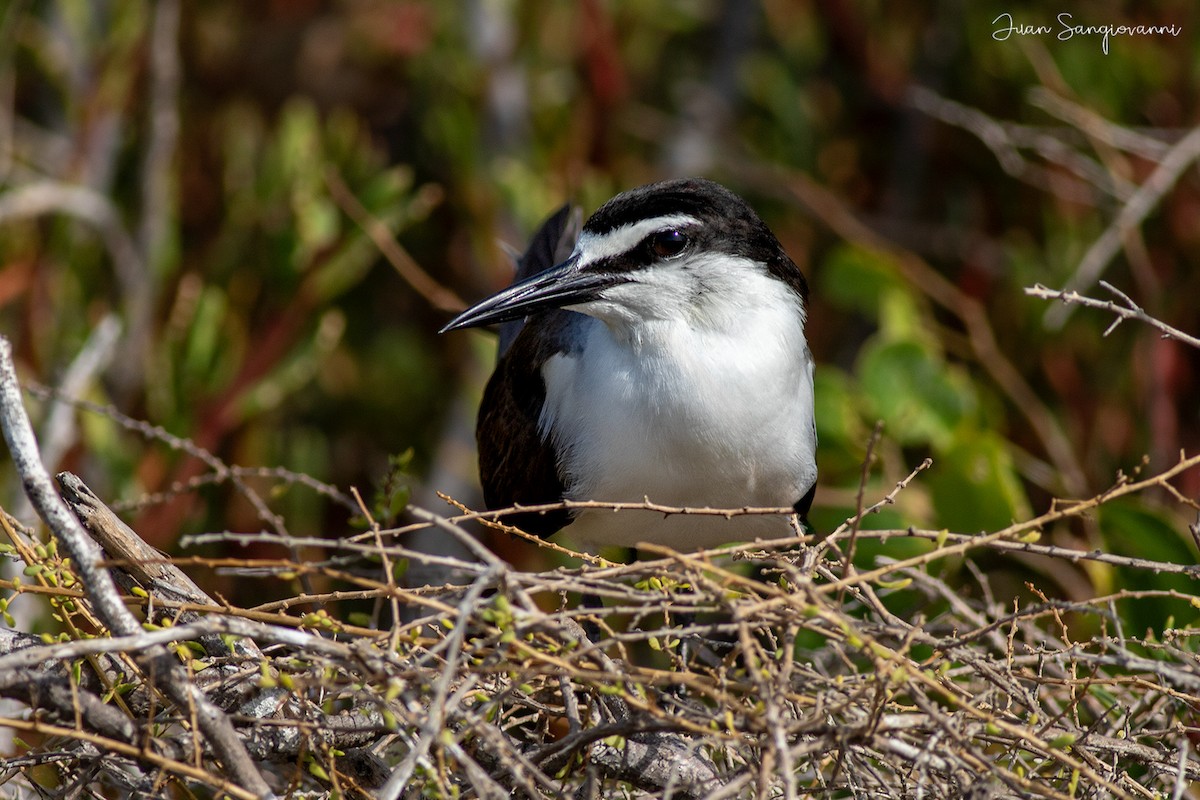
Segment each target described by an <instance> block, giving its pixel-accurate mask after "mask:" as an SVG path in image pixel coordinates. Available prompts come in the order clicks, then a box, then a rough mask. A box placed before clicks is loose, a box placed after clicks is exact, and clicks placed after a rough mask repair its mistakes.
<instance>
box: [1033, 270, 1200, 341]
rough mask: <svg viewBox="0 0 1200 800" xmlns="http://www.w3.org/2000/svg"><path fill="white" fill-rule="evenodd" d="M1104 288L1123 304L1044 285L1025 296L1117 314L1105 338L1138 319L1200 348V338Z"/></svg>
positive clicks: (1108, 286)
mask: <svg viewBox="0 0 1200 800" xmlns="http://www.w3.org/2000/svg"><path fill="white" fill-rule="evenodd" d="M1100 285H1101V286H1102V287H1104V288H1105V289H1106V290H1107V291H1109V292H1111V293H1112V294H1114V295H1115V296H1116V297H1117V299H1118V300H1120V301H1121V303H1122V305H1117V304H1116V303H1115V302H1114V301H1112V300H1097V299H1096V298H1094V297H1087V296H1086V295H1081V294H1080V293H1079V292H1077V291H1074V290H1071V289H1048V288H1046V287H1045V286H1043V285H1042V284H1040V283H1038V284H1035V285H1033V286H1027V287H1025V294H1027V295H1028V296H1030V297H1037V298H1040V299H1042V300H1059V301H1061V302H1063V303H1065V304H1072V303H1074V304H1076V305H1081V306H1087V307H1088V308H1098V309H1100V310H1102V311H1108V312H1109V313H1111V314H1115V315H1116V319H1114V320H1113V321H1112V324H1111V325H1109V326H1108V327H1107V328H1105V330H1104V335H1105V336H1108V335H1109V334H1110V333H1112V332H1113V331H1114V330H1116V327H1117V326H1118V325H1120V324H1121V323H1122V322H1124V321H1125V320H1127V319H1136V320H1139V321H1140V322H1144V323H1146V324H1147V325H1149V326H1151V327H1152V328H1155V329H1156V330H1158V331H1160V332H1161V333H1162V335H1163V338H1164V339H1175V340H1176V341H1179V342H1183V343H1184V344H1186V345H1188V346H1190V347H1195V348H1198V349H1200V338H1197V337H1195V336H1192V335H1191V334H1188V333H1184V332H1183V331H1181V330H1179V329H1178V328H1174V327H1172V326H1170V325H1168V324H1167V323H1165V322H1163V321H1162V320H1160V319H1158V318H1156V317H1152V316H1150V314H1148V313H1146V309H1144V308H1142V307H1141V306H1139V305H1138V304H1137V303H1135V302H1134V301H1133V299H1132V298H1131V297H1130V296H1129V295H1127V294H1125V293H1124V292H1122V291H1121V290H1120V289H1118V288H1117V287H1115V286H1113V285H1112V284H1111V283H1109V282H1108V281H1105V280H1102V281H1100Z"/></svg>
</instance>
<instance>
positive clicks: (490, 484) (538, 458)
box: [475, 309, 578, 537]
mask: <svg viewBox="0 0 1200 800" xmlns="http://www.w3.org/2000/svg"><path fill="white" fill-rule="evenodd" d="M530 319H531V320H536V326H534V327H526V328H523V329H521V330H520V331H518V333H517V334H516V337H515V338H514V340H513V342H512V345H511V347H510V348H509V349H508V350H507V352H504V353H502V354H501V356H500V361H499V363H497V364H496V371H495V372H493V373H492V377H491V380H489V381H488V385H487V388H486V389H485V390H484V393H483V403H482V404H481V405H480V407H479V424H478V425H477V426H476V428H475V436H476V439H477V441H478V445H479V478H480V482H481V483H482V484H483V499H484V502H485V503H486V504H487V507H488V508H491V509H496V508H507V507H509V506H512V505H514V504H517V503H520V504H521V505H537V504H543V503H556V502H558V501H559V500H561V499H562V498H563V490H564V486H563V477H562V475H561V474H560V472H559V468H558V457H557V454H556V453H555V451H554V446H553V445H552V444H551V442H550V441H549V440H548V439H543V438H542V435H541V433H540V432H539V430H538V419H539V417H540V416H541V413H542V406H543V405H544V404H545V402H546V384H545V382H544V381H543V379H542V372H541V365H542V364H543V363H545V361H546V359H548V358H550V357H551V356H553V355H554V354H555V353H558V352H565V351H567V350H568V349H569V348H570V346H571V336H570V330H571V327H572V326H573V325H574V324H575V323H576V322H577V321H578V315H576V314H573V313H572V312H570V311H560V310H557V309H556V310H553V311H547V312H544V313H541V314H537V315H535V316H533V317H530ZM535 330H536V332H537V334H538V335H536V336H534V335H533V333H534V331H535ZM504 521H505V522H508V523H509V524H512V525H516V526H517V527H519V528H521V529H522V530H525V531H528V532H530V533H534V534H537V535H538V536H542V537H547V536H550V535H551V534H553V533H554V532H555V531H557V530H559V529H560V528H562V527H563V526H564V525H566V524H567V523H568V522H570V521H571V515H570V514H569V513H568V512H567V511H565V510H560V511H553V512H549V513H546V514H535V513H531V514H517V515H514V516H511V517H506V518H505V520H504Z"/></svg>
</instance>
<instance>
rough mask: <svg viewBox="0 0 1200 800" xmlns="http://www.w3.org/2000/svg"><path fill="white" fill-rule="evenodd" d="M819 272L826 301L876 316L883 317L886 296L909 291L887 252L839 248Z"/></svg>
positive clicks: (851, 247)
mask: <svg viewBox="0 0 1200 800" xmlns="http://www.w3.org/2000/svg"><path fill="white" fill-rule="evenodd" d="M818 274H819V275H820V280H821V297H822V298H823V299H824V300H825V301H826V302H829V303H832V304H833V305H835V306H837V307H839V308H842V309H846V310H851V311H860V312H862V313H863V314H865V315H866V316H868V317H870V318H872V319H878V318H879V316H880V307H881V305H882V303H883V298H884V296H885V295H889V294H897V293H899V294H908V293H909V292H908V289H907V287H906V286H905V285H904V284H903V283H902V282H901V280H900V278H899V277H898V276H897V274H896V270H895V267H894V266H893V265H892V260H891V259H890V258H889V257H888V256H887V255H885V254H883V253H879V252H877V251H873V250H867V249H865V248H862V247H856V246H853V245H843V246H842V247H839V248H837V249H835V250H834V251H833V252H832V253H831V254H830V255H829V257H828V258H827V259H826V260H825V263H824V264H823V265H822V269H821V270H820V272H819V273H818Z"/></svg>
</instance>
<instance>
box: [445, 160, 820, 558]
mask: <svg viewBox="0 0 1200 800" xmlns="http://www.w3.org/2000/svg"><path fill="white" fill-rule="evenodd" d="M578 219H579V216H578V215H575V217H574V220H573V219H572V213H571V207H570V206H564V207H563V208H562V209H560V210H559V211H558V212H557V213H556V214H554V215H553V216H551V217H550V218H549V219H548V220H547V221H546V222H545V223H544V224H543V225H542V227H541V228H540V229H539V230H538V232H537V233H536V234H535V236H534V237H533V239H532V241H531V244H530V246H529V249H528V250H527V251H526V252H525V254H524V255H523V256H521V257H520V258H518V259H517V272H516V275H515V277H514V281H513V283H512V284H511V285H510V286H509V287H508V288H506V289H504V290H502V291H500V292H498V293H496V294H494V295H492V296H490V297H488V298H486V299H485V300H483V301H481V302H479V303H477V304H476V305H474V306H472V307H470V308H468V309H467V310H465V311H463V312H462V313H461V314H459V315H458V316H456V317H455V318H454V319H453V320H451V321H450V322H449V323H448V324H447V325H446V326H445V327H444V328H442V330H441V331H440V332H441V333H446V332H449V331H454V330H459V329H463V328H471V327H479V326H487V325H493V324H500V349H499V357H498V360H497V364H496V367H495V370H494V372H493V374H492V376H491V378H490V380H489V381H488V384H487V387H486V389H485V390H484V394H483V399H482V402H481V405H480V409H479V416H478V422H477V427H476V438H477V443H478V450H479V471H480V480H481V483H482V485H483V490H484V502H485V504H486V505H487V507H488V508H489V509H499V508H508V507H511V506H513V505H517V504H520V505H538V504H550V503H558V502H559V501H561V500H564V499H566V500H575V501H585V500H594V501H602V502H613V503H617V502H619V503H633V504H642V505H645V501H647V500H649V501H650V502H652V503H655V504H658V505H661V506H664V507H666V506H670V507H693V508H694V507H708V508H732V509H740V508H743V507H790V508H792V509H793V510H794V512H795V513H797V514H799V515H800V517H801V519H806V517H807V513H808V510H809V508H810V506H811V504H812V501H813V496H814V492H815V490H816V482H817V464H816V448H817V431H816V424H815V419H814V398H813V357H812V354H811V351H810V349H809V346H808V341H807V339H806V337H805V321H806V318H807V314H808V311H807V303H808V285H807V283H806V281H805V278H804V275H803V274H802V272H801V270H800V268H799V267H797V265H796V264H795V262H794V261H793V260H792V259H791V258H790V257H789V256H788V255H787V253H786V252H785V251H784V248H783V246H782V245H781V244H780V242H779V240H778V239H777V238H776V237H775V235H774V234H773V233H772V232H771V230H770V229H769V228H768V227H767V225H766V224H765V223H764V222H763V221H762V219H761V218H760V217H759V215H758V214H757V213H755V211H754V210H753V209H752V208H751V206H750V205H749V204H748V203H747V202H746V201H745V200H743V199H742V198H741V197H740V196H738V195H737V194H735V193H734V192H732V191H730V190H729V189H727V188H725V187H724V186H722V185H720V184H718V183H715V182H713V181H709V180H706V179H702V178H679V179H673V180H667V181H662V182H658V183H652V184H648V185H645V186H641V187H638V188H634V189H631V190H629V191H625V192H623V193H621V194H618V195H616V196H615V197H613V198H612V199H611V200H609V201H608V202H606V203H604V204H603V205H602V206H601V207H600V208H599V209H597V210H596V211H595V213H593V214H592V215H591V217H589V218H588V220H587V222H586V223H584V224H583V225H582V228H580V227H579V225H578ZM508 519H509V521H511V522H512V523H513V524H515V525H517V526H518V527H520V528H521V529H523V530H525V531H528V532H530V533H533V534H536V535H538V536H540V537H550V536H552V535H554V534H555V533H557V532H558V531H559V530H563V529H565V534H567V535H569V536H570V537H571V538H572V539H573V540H574V541H576V542H579V543H581V544H583V545H585V546H588V547H592V548H599V547H604V546H621V547H636V546H637V545H638V544H641V543H653V544H658V545H663V546H666V547H670V548H672V549H675V550H678V551H694V550H698V549H705V548H710V547H716V546H719V545H723V544H727V543H729V542H733V541H752V540H756V539H760V538H762V539H770V538H779V537H786V536H790V535H794V530H793V529H792V527H791V525H790V524H789V522H788V518H787V517H786V516H784V515H735V516H732V517H726V516H719V515H691V514H664V513H661V512H659V511H655V510H647V509H636V510H624V509H623V510H621V511H619V512H614V511H612V510H611V509H604V508H594V507H588V508H579V507H574V508H570V509H568V508H560V509H556V510H553V511H549V512H544V513H535V512H525V513H521V514H517V515H515V516H514V517H509V518H508Z"/></svg>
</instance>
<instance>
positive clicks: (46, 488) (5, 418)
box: [0, 336, 273, 797]
mask: <svg viewBox="0 0 1200 800" xmlns="http://www.w3.org/2000/svg"><path fill="white" fill-rule="evenodd" d="M0 425H2V427H3V430H4V439H5V441H6V442H7V443H8V449H9V452H10V453H11V454H12V457H13V464H14V466H15V467H16V469H17V473H18V474H19V475H20V476H21V481H22V484H23V485H24V487H25V493H26V494H27V495H28V496H29V499H30V501H31V502H32V503H33V506H34V508H35V509H36V510H37V512H38V514H39V515H40V516H41V518H42V519H43V520H44V521H45V523H46V525H47V526H48V527H49V528H50V530H51V531H53V533H54V535H55V537H56V538H57V539H58V540H59V542H61V544H62V546H63V549H64V550H65V551H66V552H67V554H68V555H70V557H71V560H72V562H73V563H74V564H75V568H76V569H77V570H78V571H79V575H80V578H81V580H82V582H83V586H84V589H85V591H86V592H87V594H88V597H89V598H90V599H91V601H92V604H93V606H94V607H95V610H96V613H97V615H98V616H99V617H100V619H101V620H102V621H103V622H104V624H105V625H107V626H108V627H109V628H110V629H111V630H113V631H114V632H116V633H117V634H119V635H122V636H129V635H134V634H136V633H140V632H141V625H140V624H139V623H138V621H137V620H136V619H135V618H134V616H133V615H132V614H131V613H130V612H129V610H128V609H127V608H125V605H124V603H123V602H122V601H121V598H120V596H119V595H118V594H117V587H116V586H115V585H114V584H113V580H112V576H110V575H109V574H108V573H107V572H106V571H104V570H103V569H102V568H101V567H100V566H99V562H100V551H99V548H98V547H96V545H95V544H94V543H93V542H92V541H91V539H89V538H88V536H87V534H86V533H85V532H84V530H83V528H82V527H81V526H80V524H79V521H78V520H77V519H75V517H74V516H73V515H72V514H71V512H70V510H69V509H68V508H67V506H66V504H65V503H63V501H62V498H60V497H59V496H58V494H57V493H56V492H55V491H54V486H53V484H52V483H51V482H50V476H49V474H47V472H46V468H45V467H44V466H43V465H42V462H41V459H40V456H39V455H38V449H37V441H36V440H35V439H34V436H33V429H32V427H31V426H30V424H29V418H28V417H27V416H26V415H25V408H24V405H23V404H22V402H21V387H20V384H19V383H18V381H17V373H16V369H15V367H14V365H13V361H12V345H11V343H10V342H9V341H8V338H7V337H3V336H0ZM140 660H142V661H143V662H144V665H145V668H146V671H147V673H148V674H149V675H150V676H151V677H152V679H156V685H157V687H158V688H159V689H160V690H161V691H162V692H163V693H164V694H165V695H167V696H168V697H171V698H172V699H173V700H174V701H175V702H176V703H178V704H179V705H180V706H181V707H183V708H192V707H195V709H196V711H197V716H198V721H199V723H200V727H201V730H202V731H203V732H204V734H205V736H206V738H207V739H208V741H209V743H210V744H211V745H212V747H213V749H214V750H216V752H217V754H218V755H219V756H220V758H221V760H222V761H223V762H224V763H225V767H226V769H228V770H229V771H230V774H231V775H233V777H234V779H235V780H237V781H238V782H239V784H241V785H242V786H244V787H245V788H247V789H249V790H250V791H251V792H253V793H255V794H257V795H260V796H263V797H271V796H273V795H272V793H271V790H270V788H269V787H268V786H267V784H266V782H265V781H264V780H263V778H262V776H261V775H260V774H259V773H258V770H257V769H255V767H254V765H253V764H252V763H251V762H250V758H249V755H248V754H247V753H246V749H245V748H244V747H243V746H242V744H241V742H240V740H239V739H238V738H237V735H236V733H235V732H234V729H233V726H232V725H231V724H230V722H229V719H228V718H227V717H226V716H225V715H224V714H223V713H222V712H221V711H220V709H218V708H217V707H216V706H214V705H213V704H212V703H211V702H210V701H209V700H208V699H207V698H206V697H205V696H204V695H203V694H202V693H200V692H199V691H198V690H196V687H195V685H194V684H193V683H192V682H191V680H190V679H189V677H188V676H187V674H186V673H185V672H184V671H183V668H182V667H181V666H180V665H179V663H178V662H177V661H175V660H174V656H172V655H171V653H170V652H169V651H167V650H165V649H164V648H162V647H152V648H148V649H146V650H144V651H141V653H140Z"/></svg>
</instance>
